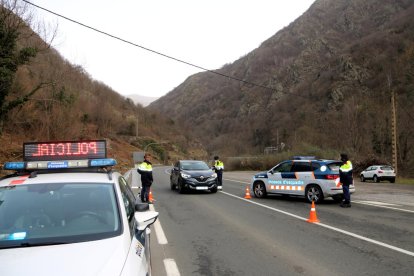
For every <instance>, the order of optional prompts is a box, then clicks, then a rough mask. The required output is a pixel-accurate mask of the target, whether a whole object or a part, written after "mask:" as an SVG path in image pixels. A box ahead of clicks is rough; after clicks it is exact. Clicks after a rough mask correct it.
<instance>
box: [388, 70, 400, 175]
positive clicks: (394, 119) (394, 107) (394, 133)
mask: <svg viewBox="0 0 414 276" xmlns="http://www.w3.org/2000/svg"><path fill="white" fill-rule="evenodd" d="M391 82H392V80H391V75H388V88H389V90H390V92H391V113H392V114H391V116H392V122H391V131H392V166H393V167H394V171H395V176H397V173H398V158H397V154H398V151H397V115H396V114H397V103H396V99H395V91H394V89H392V88H391Z"/></svg>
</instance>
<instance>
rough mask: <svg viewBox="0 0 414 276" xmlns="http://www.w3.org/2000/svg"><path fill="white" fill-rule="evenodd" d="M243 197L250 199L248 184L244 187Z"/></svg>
mask: <svg viewBox="0 0 414 276" xmlns="http://www.w3.org/2000/svg"><path fill="white" fill-rule="evenodd" d="M244 198H246V199H251V198H252V197H251V196H250V189H249V186H247V187H246V194H245V195H244Z"/></svg>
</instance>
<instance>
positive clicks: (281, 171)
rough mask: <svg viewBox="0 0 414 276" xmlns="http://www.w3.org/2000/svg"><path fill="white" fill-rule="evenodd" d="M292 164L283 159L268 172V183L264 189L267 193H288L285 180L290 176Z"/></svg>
mask: <svg viewBox="0 0 414 276" xmlns="http://www.w3.org/2000/svg"><path fill="white" fill-rule="evenodd" d="M292 164H293V162H292V161H285V162H282V163H280V164H278V165H277V166H276V167H274V168H273V169H271V170H270V171H269V172H268V174H267V175H268V185H267V187H266V190H267V191H268V192H269V193H279V194H290V190H288V189H287V186H286V185H285V181H286V180H287V179H289V178H291V177H292V174H291V172H290V169H291V167H292ZM294 175H295V174H293V177H294Z"/></svg>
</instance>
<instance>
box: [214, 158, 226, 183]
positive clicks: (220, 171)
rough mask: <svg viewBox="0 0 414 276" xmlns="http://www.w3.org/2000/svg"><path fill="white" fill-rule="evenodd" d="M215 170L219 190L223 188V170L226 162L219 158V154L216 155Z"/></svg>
mask: <svg viewBox="0 0 414 276" xmlns="http://www.w3.org/2000/svg"><path fill="white" fill-rule="evenodd" d="M213 169H214V171H215V172H216V173H217V186H218V187H217V188H218V189H219V190H221V189H223V170H224V163H223V162H222V161H220V160H219V157H218V156H214V167H213Z"/></svg>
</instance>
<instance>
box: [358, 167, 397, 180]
mask: <svg viewBox="0 0 414 276" xmlns="http://www.w3.org/2000/svg"><path fill="white" fill-rule="evenodd" d="M360 178H361V181H362V182H365V181H366V180H367V179H372V180H373V181H374V182H380V181H381V180H388V181H389V182H391V183H394V182H395V171H394V169H393V168H392V167H391V166H389V165H373V166H370V167H368V168H366V169H365V170H363V171H362V172H361V174H360Z"/></svg>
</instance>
